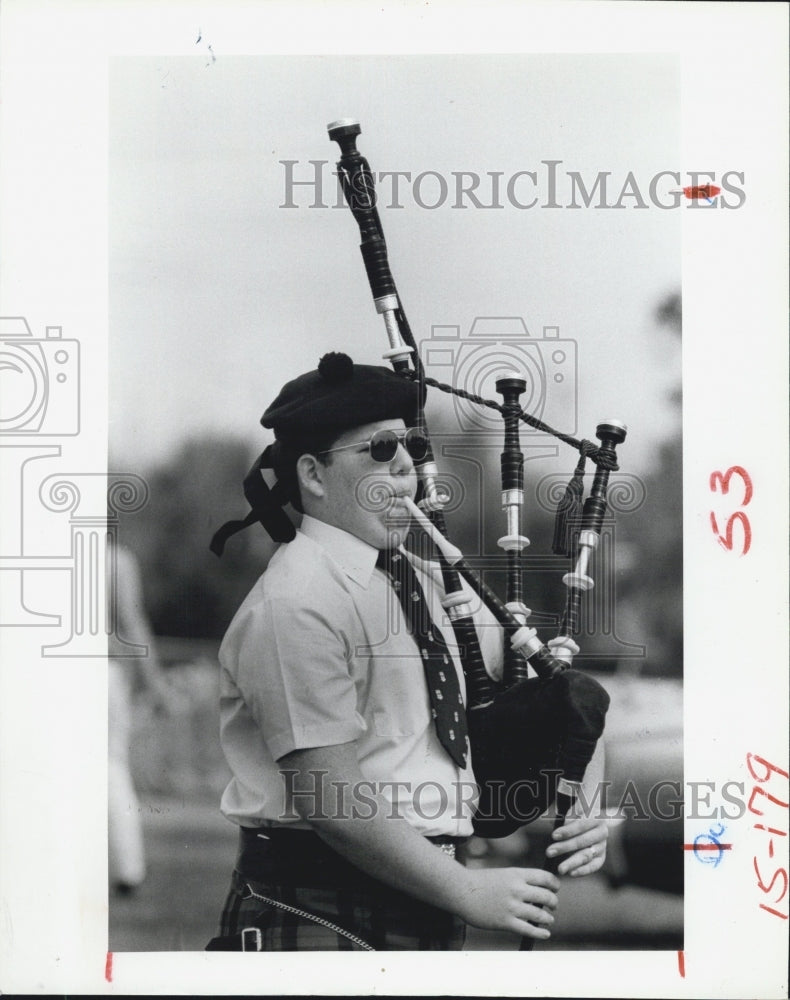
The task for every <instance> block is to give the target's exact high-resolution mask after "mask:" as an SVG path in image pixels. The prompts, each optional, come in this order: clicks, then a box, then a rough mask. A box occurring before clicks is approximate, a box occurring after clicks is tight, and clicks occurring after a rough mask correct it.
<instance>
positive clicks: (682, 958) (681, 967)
mask: <svg viewBox="0 0 790 1000" xmlns="http://www.w3.org/2000/svg"><path fill="white" fill-rule="evenodd" d="M678 972H679V973H680V978H681V979H685V978H686V955H685V952H682V951H679V952H678Z"/></svg>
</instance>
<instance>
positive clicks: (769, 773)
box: [746, 753, 790, 920]
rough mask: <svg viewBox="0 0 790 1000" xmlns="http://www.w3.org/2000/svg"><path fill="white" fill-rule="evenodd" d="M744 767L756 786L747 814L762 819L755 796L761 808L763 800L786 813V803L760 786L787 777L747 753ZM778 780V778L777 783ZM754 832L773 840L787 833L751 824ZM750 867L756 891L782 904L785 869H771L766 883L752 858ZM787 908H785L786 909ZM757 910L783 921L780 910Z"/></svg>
mask: <svg viewBox="0 0 790 1000" xmlns="http://www.w3.org/2000/svg"><path fill="white" fill-rule="evenodd" d="M754 764H759V765H760V766H761V767H762V768H763V773H758V771H757V770H755V767H754ZM746 766H747V767H748V769H749V774H751V776H752V778H753V779H754V780H755V781H756V782H757V784H756V785H755V786H754V787H753V788H752V794H751V795H750V796H749V812H751V813H753V814H754V815H756V816H763V815H764V813H763V811H762V809H759V808H758V807H757V806H756V804H755V799H756V798H757V795H758V794H759V795H762V796H763V803H762V804H763V805H764V804H765V799H767V800H768V801H769V802H772V803H773V804H774V805H775V806H778V807H779V808H780V809H787V808H788V803H787V802H786V801H785V800H784V799H783V798H779V797H778V796H777V795H771V793H770V792H767V791H766V790H765V788H763V787H762V785H764V784H766V783H767V782H768V780H769V779H770V778H772V777H773V776H774V775H775V774H778V775H781V777H782V778H785V779H787V778H788V773H787V771H785V770H784V768H781V767H779V766H778V765H777V764H771V763H770V762H769V761H767V760H766V759H765V758H764V757H758V756H757V754H753V753H747V754H746ZM779 780H781V778H780V779H779ZM753 828H754V829H755V830H762V831H763V832H764V833H769V834H776V836H777V837H786V836H787V831H785V830H781V829H778V828H777V827H775V826H766V825H765V824H764V823H755V824H754V827H753ZM773 856H774V841H773V837H771V838H770V839H769V841H768V857H769V858H773ZM752 864H753V865H754V874H755V875H756V876H757V888H758V889H759V890H760V891H761V892H764V893H765V894H766V895H768V893H770V892H778V893H779V895H778V896H777V897H776V899H772V900H771V902H772V903H776V904H778V903H781V902H782V900H783V899H784V898H785V897H786V896H787V895H788V890H790V876H788V873H787V869H786V868H775V869H774V871H773V874H772V875H771V876H770V879H769V880H768V881H766V879H765V878H764V877H763V875H762V872H761V871H760V865H759V863H758V861H757V856H756V855H755V856H754V857H753V858H752ZM777 882H778V883H779V884H778V885H777ZM786 905H787V904H785V906H786ZM759 906H760V909H761V910H765V911H766V913H772V914H773V915H774V916H775V917H779V919H780V920H787V914H786V913H782V912H781V910H777V909H775V908H774V907H773V906H768V905H767V904H766V903H760V904H759Z"/></svg>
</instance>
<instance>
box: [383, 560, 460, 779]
mask: <svg viewBox="0 0 790 1000" xmlns="http://www.w3.org/2000/svg"><path fill="white" fill-rule="evenodd" d="M376 565H377V566H378V567H379V569H383V570H384V572H385V573H387V574H388V575H389V577H390V582H391V584H392V586H393V589H394V590H395V593H396V594H397V595H398V600H399V601H400V605H401V607H402V608H403V613H404V615H405V616H406V624H407V625H408V628H409V632H410V633H411V634H412V636H413V637H414V640H415V642H416V643H417V647H418V649H419V650H420V655H421V656H422V663H423V667H424V669H425V682H426V684H427V685H428V694H429V695H430V699H431V714H432V715H433V718H434V720H435V724H436V735H437V736H438V737H439V742H440V743H441V744H442V746H443V747H444V748H445V750H447V752H448V753H449V754H450V756H451V757H452V759H453V760H454V761H455V763H456V764H457V765H458V767H466V738H467V732H468V730H467V726H466V711H465V709H464V702H463V697H462V695H461V686H460V684H459V683H458V675H457V674H456V672H455V665H454V664H453V661H452V658H451V657H450V652H449V650H448V649H447V644H446V643H445V641H444V636H443V635H442V634H441V632H440V631H439V629H438V628H436V626H435V625H434V623H433V621H432V619H431V615H430V611H429V610H428V602H427V601H426V600H425V594H424V593H423V589H422V587H421V586H420V583H419V581H418V579H417V576H416V574H415V572H414V570H413V569H412V566H411V563H410V562H409V560H408V559H407V558H406V557H405V556H404V555H403V554H402V553H400V552H398V551H397V550H395V549H384V550H383V551H382V552H379V555H378V559H377V560H376Z"/></svg>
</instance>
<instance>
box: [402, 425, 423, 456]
mask: <svg viewBox="0 0 790 1000" xmlns="http://www.w3.org/2000/svg"><path fill="white" fill-rule="evenodd" d="M404 444H405V445H406V451H408V453H409V455H410V457H411V458H413V459H414V461H415V462H421V461H422V460H423V459H424V458H425V456H426V455H427V454H428V438H427V437H426V436H425V435H424V434H423V432H422V431H421V430H418V429H417V428H416V427H411V428H410V429H409V430H408V431H407V432H406V439H405V441H404Z"/></svg>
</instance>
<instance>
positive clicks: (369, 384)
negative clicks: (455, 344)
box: [261, 352, 421, 441]
mask: <svg viewBox="0 0 790 1000" xmlns="http://www.w3.org/2000/svg"><path fill="white" fill-rule="evenodd" d="M420 396H421V393H420V389H419V387H418V386H417V384H416V383H415V382H412V381H410V380H409V379H405V378H402V377H401V376H399V375H396V374H395V373H394V372H393V371H390V369H389V368H382V367H379V366H375V365H355V364H354V362H353V361H352V360H351V358H350V357H349V356H348V355H347V354H340V353H336V352H332V353H331V354H325V355H324V356H323V357H322V358H321V360H320V362H319V364H318V368H317V369H316V370H315V371H311V372H306V373H305V374H304V375H300V376H299V377H298V378H295V379H293V380H292V381H290V382H288V383H287V384H286V385H285V386H283V388H282V390H281V391H280V394H279V395H278V396H277V398H276V399H275V401H274V402H273V403H272V404H271V406H270V407H269V408H268V409H267V410H266V412H265V413H264V415H263V416H262V417H261V423H262V424H263V426H264V427H269V428H271V429H272V430H274V433H275V437H277V438H279V439H281V440H285V441H290V440H295V441H302V440H309V439H310V438H312V437H315V436H317V435H318V436H321V437H326V436H328V435H333V434H334V435H339V434H342V433H343V431H347V430H350V429H351V428H352V427H360V426H361V425H363V424H372V423H374V422H376V421H378V420H393V419H396V418H398V417H400V418H401V419H402V420H403V421H404V422H405V423H406V424H413V423H414V422H415V419H416V416H417V411H418V408H419V402H420Z"/></svg>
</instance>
